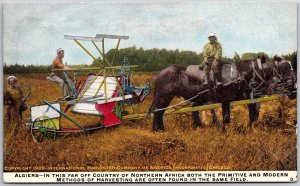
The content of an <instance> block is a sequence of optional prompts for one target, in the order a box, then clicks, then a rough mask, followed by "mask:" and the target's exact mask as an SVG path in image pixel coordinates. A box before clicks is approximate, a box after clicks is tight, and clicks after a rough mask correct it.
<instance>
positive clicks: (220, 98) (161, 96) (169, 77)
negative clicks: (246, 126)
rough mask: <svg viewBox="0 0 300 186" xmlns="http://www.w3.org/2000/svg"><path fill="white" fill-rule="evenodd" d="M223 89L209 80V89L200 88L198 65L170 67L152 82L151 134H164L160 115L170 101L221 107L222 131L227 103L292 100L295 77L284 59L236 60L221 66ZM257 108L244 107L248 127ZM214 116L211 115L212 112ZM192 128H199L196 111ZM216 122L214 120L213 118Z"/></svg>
mask: <svg viewBox="0 0 300 186" xmlns="http://www.w3.org/2000/svg"><path fill="white" fill-rule="evenodd" d="M221 69H222V78H223V83H224V84H223V86H221V87H216V86H214V79H213V77H212V78H211V82H210V85H209V88H207V87H206V86H203V82H204V79H205V74H204V72H203V70H201V69H199V67H198V65H191V66H188V67H183V66H180V65H176V64H173V65H170V66H168V67H167V68H165V69H163V70H161V71H160V72H159V73H158V75H157V76H156V79H155V82H154V83H155V88H154V99H153V103H152V105H151V107H150V109H149V113H150V112H152V113H153V114H154V119H153V130H155V131H159V130H164V129H165V128H164V122H163V115H164V112H165V110H166V109H167V108H168V106H169V104H170V102H171V100H172V99H173V98H174V97H182V98H184V99H185V100H189V101H191V102H192V103H193V106H200V105H204V104H209V103H222V116H223V125H222V126H223V127H222V128H223V129H224V128H225V125H226V124H228V123H229V122H230V102H232V101H237V100H244V99H254V98H258V97H261V96H264V95H271V94H274V93H279V94H283V95H285V96H288V97H289V98H290V99H295V98H296V92H297V90H296V88H297V85H296V84H297V75H296V72H295V71H294V70H293V68H292V66H291V64H290V63H289V62H288V61H287V60H285V59H284V58H280V57H274V58H273V59H272V60H270V61H266V59H265V57H259V58H257V59H253V60H243V61H241V60H236V61H235V62H234V63H231V64H223V65H222V68H221ZM259 108H260V107H259V104H258V103H252V104H249V105H248V109H249V119H250V123H251V122H253V121H255V120H257V119H258V114H259ZM212 113H214V112H212ZM192 116H193V119H194V126H195V127H201V126H202V124H201V119H200V118H199V113H198V112H197V111H195V112H193V113H192ZM215 118H216V117H215Z"/></svg>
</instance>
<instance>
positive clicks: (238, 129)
mask: <svg viewBox="0 0 300 186" xmlns="http://www.w3.org/2000/svg"><path fill="white" fill-rule="evenodd" d="M16 76H17V78H18V82H19V84H20V85H26V84H27V85H29V86H30V87H31V90H32V93H31V96H30V97H29V98H28V100H27V105H28V106H30V105H37V104H41V103H42V100H48V101H53V100H56V99H57V98H58V97H61V92H60V90H59V87H58V85H57V84H55V83H52V82H49V81H47V80H46V76H47V74H30V75H16ZM81 77H82V78H83V76H81ZM5 78H6V76H4V79H5ZM153 78H154V77H153V76H152V75H146V74H144V75H133V76H132V82H133V83H134V85H136V86H138V85H143V84H144V83H145V82H147V81H149V82H151V84H152V86H153ZM6 86H7V85H6V82H4V88H5V87H6ZM152 94H153V92H152ZM152 98H153V95H150V96H148V97H147V98H146V100H145V101H144V102H143V103H142V104H140V105H136V106H134V110H137V111H139V112H140V113H144V112H146V111H147V110H148V108H149V106H150V104H151V101H152ZM176 101H178V100H174V101H173V103H175V102H176ZM217 113H218V117H219V119H221V115H220V114H221V109H217ZM3 114H4V120H3V121H4V123H3V128H4V154H3V156H4V171H135V170H136V171H158V170H171V171H174V170H180V171H183V170H202V171H206V170H231V171H232V170H233V171H247V170H270V171H274V170H297V149H296V140H297V135H296V123H297V119H296V118H297V117H296V100H289V99H288V98H284V97H282V98H280V100H276V101H269V102H265V103H263V104H262V106H261V112H260V117H259V121H258V122H256V123H254V124H253V126H252V127H248V110H247V107H246V106H245V105H242V106H235V107H233V108H232V110H231V122H230V124H229V126H227V127H226V131H225V132H224V133H223V132H222V131H221V130H220V129H219V128H218V127H217V126H214V125H213V124H212V119H211V115H210V112H209V111H203V112H202V113H201V117H202V119H203V122H204V125H205V127H204V128H197V129H193V128H192V119H191V113H184V114H177V115H169V116H166V117H165V120H164V121H165V127H166V131H165V132H153V131H152V129H151V127H152V119H151V118H149V119H142V120H135V121H124V122H123V123H122V124H121V125H118V126H113V127H109V128H104V129H101V130H97V131H92V132H84V133H72V134H67V135H62V136H59V137H57V139H56V140H44V141H43V142H42V143H36V142H34V141H33V139H32V137H31V134H30V131H29V130H28V129H27V128H26V127H25V121H26V118H29V117H30V116H29V109H28V110H27V111H25V113H24V114H23V118H25V119H24V120H23V121H22V125H21V128H20V130H19V131H18V132H15V131H13V130H12V128H13V124H10V123H8V122H7V120H6V117H5V108H4V113H3ZM67 114H68V115H69V116H70V117H71V118H73V119H75V120H76V121H78V123H80V124H82V125H83V126H88V125H95V124H97V123H99V122H100V121H101V119H100V118H98V117H95V116H86V115H78V114H77V115H76V114H73V113H70V112H68V113H67ZM62 125H63V126H64V127H74V126H73V125H72V124H71V123H70V122H68V121H67V120H66V119H62Z"/></svg>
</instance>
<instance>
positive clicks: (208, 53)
mask: <svg viewBox="0 0 300 186" xmlns="http://www.w3.org/2000/svg"><path fill="white" fill-rule="evenodd" d="M203 57H204V61H207V59H208V58H214V59H217V60H220V59H221V57H222V45H221V43H219V42H218V41H216V42H215V43H213V44H212V43H207V44H206V45H205V46H204V50H203Z"/></svg>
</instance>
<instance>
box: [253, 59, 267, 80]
mask: <svg viewBox="0 0 300 186" xmlns="http://www.w3.org/2000/svg"><path fill="white" fill-rule="evenodd" d="M252 68H253V72H254V73H253V75H254V77H253V78H255V75H257V77H258V78H259V79H260V80H261V81H262V82H265V79H264V78H262V77H261V75H260V74H259V73H258V72H257V70H256V69H255V65H254V61H252Z"/></svg>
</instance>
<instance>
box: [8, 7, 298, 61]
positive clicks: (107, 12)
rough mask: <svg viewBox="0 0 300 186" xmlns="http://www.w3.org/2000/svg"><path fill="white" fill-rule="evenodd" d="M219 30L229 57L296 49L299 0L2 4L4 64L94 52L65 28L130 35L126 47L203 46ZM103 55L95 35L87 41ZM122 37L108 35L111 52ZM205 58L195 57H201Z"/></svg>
mask: <svg viewBox="0 0 300 186" xmlns="http://www.w3.org/2000/svg"><path fill="white" fill-rule="evenodd" d="M210 32H215V33H216V34H217V36H218V40H219V41H220V42H221V44H222V46H223V56H226V57H233V56H234V52H237V53H239V54H242V53H244V52H261V51H262V52H265V53H267V54H269V55H271V56H273V55H275V54H278V55H281V54H287V53H291V52H293V51H296V50H297V5H296V3H284V2H189V3H167V2H163V3H89V4H84V3H81V4H79V3H77V4H74V3H73V4H72V3H67V4H64V3H56V4H7V5H5V6H4V9H3V58H4V61H3V63H6V64H7V65H11V64H16V63H17V64H24V65H29V64H34V65H50V64H51V63H52V61H53V59H54V58H55V57H56V50H57V49H58V48H63V49H64V50H65V58H64V61H65V62H67V63H68V65H77V64H91V63H92V59H91V58H90V57H89V56H88V55H87V54H86V53H85V52H84V51H83V50H82V49H81V48H80V47H79V46H78V45H76V43H75V42H74V41H72V40H66V39H65V38H64V35H76V36H90V37H94V36H95V35H96V34H114V35H127V36H129V40H122V41H121V43H120V48H126V47H132V46H136V47H137V48H140V47H142V48H143V49H151V48H160V49H162V48H166V49H168V50H175V49H179V50H180V51H185V50H189V51H195V52H196V53H200V52H202V51H203V47H204V45H205V43H207V42H208V39H207V36H208V34H209V33H210ZM82 44H83V45H84V46H86V47H87V48H88V49H90V50H91V52H92V53H93V54H94V55H95V56H99V54H98V53H97V51H96V50H95V49H94V47H93V45H92V44H91V42H82ZM115 44H116V40H109V41H106V45H107V48H106V51H108V50H109V49H111V48H113V47H114V46H115ZM198 63H199V62H195V64H198Z"/></svg>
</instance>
